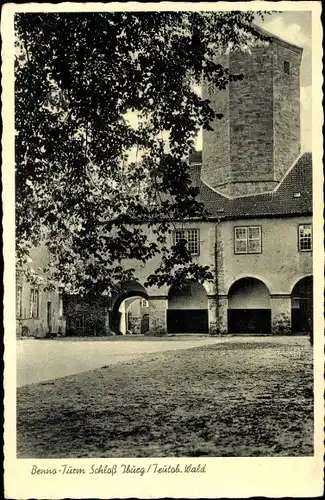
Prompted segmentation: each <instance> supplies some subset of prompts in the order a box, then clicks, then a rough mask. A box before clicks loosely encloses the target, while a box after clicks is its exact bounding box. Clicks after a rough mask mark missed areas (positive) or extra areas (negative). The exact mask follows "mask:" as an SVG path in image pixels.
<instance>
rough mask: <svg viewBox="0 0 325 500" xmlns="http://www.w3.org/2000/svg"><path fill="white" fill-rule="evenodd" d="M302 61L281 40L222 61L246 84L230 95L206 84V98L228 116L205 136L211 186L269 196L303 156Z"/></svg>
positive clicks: (205, 171) (205, 175)
mask: <svg viewBox="0 0 325 500" xmlns="http://www.w3.org/2000/svg"><path fill="white" fill-rule="evenodd" d="M300 61H301V49H299V48H295V47H290V46H287V45H286V44H282V43H280V42H279V43H277V42H275V41H273V42H272V43H270V44H269V45H267V46H263V47H255V48H253V49H252V50H251V54H248V53H238V52H235V53H232V54H231V55H230V56H228V57H224V58H222V59H221V60H220V62H221V63H222V64H223V65H225V66H227V67H229V70H230V72H231V73H233V74H243V75H244V79H243V80H241V81H237V82H232V83H230V84H229V85H228V87H227V90H224V91H219V90H216V89H215V90H213V89H211V85H210V84H208V83H204V84H203V97H204V98H209V99H210V100H211V103H212V104H211V105H212V108H213V109H214V110H215V111H217V112H220V113H223V114H224V118H222V119H221V120H215V121H213V123H211V126H212V128H213V131H204V132H203V157H202V163H203V165H202V180H203V181H205V182H206V183H207V184H208V185H210V186H211V187H213V188H215V189H218V190H219V191H220V192H222V193H224V194H226V195H232V196H238V195H239V196H240V195H243V194H253V193H261V192H267V191H271V190H273V189H274V188H275V186H276V184H277V182H279V181H280V180H281V178H282V177H283V175H284V174H285V172H286V171H287V170H288V169H289V168H290V166H291V165H292V163H293V161H294V159H295V158H297V156H298V155H299V153H300V103H299V100H300V87H299V74H300ZM285 62H286V64H287V63H289V74H287V73H286V72H285V70H284V63H285Z"/></svg>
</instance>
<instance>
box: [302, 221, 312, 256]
mask: <svg viewBox="0 0 325 500" xmlns="http://www.w3.org/2000/svg"><path fill="white" fill-rule="evenodd" d="M311 250H312V230H311V224H302V225H301V226H299V251H300V252H311Z"/></svg>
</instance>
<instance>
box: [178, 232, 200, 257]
mask: <svg viewBox="0 0 325 500" xmlns="http://www.w3.org/2000/svg"><path fill="white" fill-rule="evenodd" d="M181 240H185V241H186V246H187V249H188V251H189V252H190V254H191V255H199V253H200V239H199V230H198V229H178V230H177V231H175V244H176V243H178V242H179V241H181Z"/></svg>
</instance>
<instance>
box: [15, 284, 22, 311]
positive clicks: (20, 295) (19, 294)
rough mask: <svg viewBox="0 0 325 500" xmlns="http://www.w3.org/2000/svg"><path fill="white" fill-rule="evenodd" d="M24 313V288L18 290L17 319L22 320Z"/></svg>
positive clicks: (19, 287) (18, 287)
mask: <svg viewBox="0 0 325 500" xmlns="http://www.w3.org/2000/svg"><path fill="white" fill-rule="evenodd" d="M22 313H23V288H22V287H21V286H17V288H16V318H21V317H22Z"/></svg>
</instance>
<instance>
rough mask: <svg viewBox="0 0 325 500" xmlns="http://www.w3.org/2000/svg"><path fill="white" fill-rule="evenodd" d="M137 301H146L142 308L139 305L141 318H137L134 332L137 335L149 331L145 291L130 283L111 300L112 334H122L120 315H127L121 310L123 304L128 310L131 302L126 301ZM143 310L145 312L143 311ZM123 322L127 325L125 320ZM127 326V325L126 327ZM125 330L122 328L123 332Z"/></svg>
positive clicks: (139, 286) (136, 283)
mask: <svg viewBox="0 0 325 500" xmlns="http://www.w3.org/2000/svg"><path fill="white" fill-rule="evenodd" d="M131 298H134V299H138V300H139V301H140V300H141V299H143V300H145V301H146V305H145V307H144V308H143V307H142V304H141V303H140V305H139V308H138V309H139V311H140V314H141V318H139V317H137V323H138V324H137V326H136V331H137V332H138V331H139V333H145V332H146V331H148V330H149V317H148V305H149V304H148V299H149V297H148V294H147V291H146V289H145V288H144V287H143V286H142V285H141V284H140V283H138V282H131V283H128V284H127V285H126V286H125V288H124V290H123V292H122V293H120V294H119V295H117V296H116V297H115V298H114V300H113V306H112V310H111V313H110V328H111V330H112V331H113V332H115V333H117V334H120V333H124V332H123V331H121V322H122V321H123V317H122V314H123V313H124V314H127V313H128V311H127V310H125V311H124V310H123V304H125V303H126V309H128V308H129V307H130V306H131V307H132V302H133V301H129V300H128V299H131ZM143 309H145V311H144V310H143ZM124 321H125V322H126V323H128V320H127V318H124ZM128 326H129V325H128ZM126 329H127V328H123V330H125V331H126Z"/></svg>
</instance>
